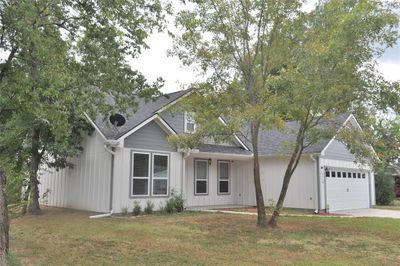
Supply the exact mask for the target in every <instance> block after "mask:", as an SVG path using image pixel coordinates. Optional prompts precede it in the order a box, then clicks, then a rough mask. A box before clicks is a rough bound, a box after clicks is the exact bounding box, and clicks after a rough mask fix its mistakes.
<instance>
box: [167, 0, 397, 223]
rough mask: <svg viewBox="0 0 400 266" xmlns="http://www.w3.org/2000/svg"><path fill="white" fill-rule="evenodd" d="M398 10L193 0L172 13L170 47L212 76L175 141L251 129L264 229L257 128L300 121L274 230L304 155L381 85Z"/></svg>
mask: <svg viewBox="0 0 400 266" xmlns="http://www.w3.org/2000/svg"><path fill="white" fill-rule="evenodd" d="M395 6H396V4H394V3H392V4H390V3H386V2H382V1H380V2H377V1H321V2H320V3H319V4H318V5H317V7H316V9H315V11H313V12H310V13H302V12H301V11H300V7H301V3H299V2H295V1H237V2H236V1H216V0H214V1H211V0H210V1H203V2H201V3H198V2H197V1H196V4H195V8H194V9H193V10H191V11H183V12H181V13H180V14H179V15H178V18H177V24H178V25H179V26H181V27H183V30H184V33H183V34H182V35H180V36H177V37H176V47H175V53H176V54H177V55H178V56H179V57H180V58H181V60H182V61H183V63H184V64H194V63H198V65H199V67H200V68H201V69H202V70H203V71H204V72H206V73H207V74H209V75H210V77H209V78H208V79H207V82H205V83H202V84H194V86H193V87H194V88H195V91H196V93H195V94H194V96H193V97H192V99H191V100H189V101H190V103H189V104H187V106H186V108H189V109H191V110H193V111H195V112H196V120H197V121H198V123H199V124H200V125H201V127H200V130H199V132H198V133H196V134H195V135H193V136H183V137H180V138H179V139H178V140H173V142H175V143H177V145H181V146H183V147H185V146H187V147H190V146H195V145H198V143H200V142H201V140H202V139H204V138H206V137H209V136H210V135H213V133H211V132H214V133H215V132H216V133H217V135H220V136H224V135H225V136H226V135H227V133H228V131H230V132H238V131H243V129H244V128H246V127H249V128H250V131H251V136H250V138H249V141H250V142H251V144H252V146H253V147H252V148H253V153H254V183H255V190H256V200H257V209H258V222H257V225H259V226H264V225H265V224H266V223H265V212H264V202H263V197H262V191H261V186H260V172H259V163H258V161H259V159H258V157H259V156H258V132H259V129H260V127H261V128H263V129H268V128H270V127H274V128H277V129H280V130H284V129H283V127H284V126H283V125H284V121H286V120H295V121H297V122H298V128H297V130H296V131H295V132H294V135H295V140H294V141H293V142H292V143H287V145H286V146H285V147H284V148H285V152H286V155H287V157H288V165H287V168H286V171H285V174H284V177H283V184H282V189H281V192H280V196H279V198H278V201H277V204H276V206H275V209H274V212H273V215H272V217H271V219H270V220H269V222H268V224H269V225H270V226H272V227H275V226H276V225H277V222H278V218H279V215H280V211H281V209H282V207H283V202H284V199H285V197H286V192H287V190H288V187H289V183H290V179H291V177H292V175H293V173H294V171H295V170H296V168H297V165H298V163H299V161H300V159H301V157H302V155H303V152H304V151H305V150H306V149H307V148H308V147H309V146H310V145H313V144H316V143H318V142H319V141H321V140H322V139H326V138H330V137H332V136H333V135H334V134H336V132H335V131H334V130H332V128H334V126H332V122H329V121H332V120H333V118H335V117H336V116H338V115H340V114H341V113H343V112H345V111H351V110H353V108H352V104H353V103H354V102H357V100H358V99H362V100H363V101H364V103H365V101H366V98H365V97H366V96H367V95H368V93H370V92H371V91H372V89H373V88H375V87H376V86H377V85H380V79H379V77H377V75H376V71H375V69H374V61H373V60H374V59H375V58H376V56H379V55H380V54H381V52H382V51H383V49H384V48H385V47H387V46H390V45H393V44H394V43H395V41H396V37H397V36H396V31H395V25H396V24H397V23H398V18H397V15H396V14H395V13H394V11H393V10H394V7H395ZM377 44H379V46H378V45H377ZM220 115H222V116H223V117H226V121H227V124H228V126H227V127H226V129H225V131H226V132H222V131H223V130H222V131H221V130H219V129H218V126H217V124H218V123H217V122H216V121H217V119H216V118H217V117H218V116H220ZM292 133H293V132H292ZM282 148H283V147H282Z"/></svg>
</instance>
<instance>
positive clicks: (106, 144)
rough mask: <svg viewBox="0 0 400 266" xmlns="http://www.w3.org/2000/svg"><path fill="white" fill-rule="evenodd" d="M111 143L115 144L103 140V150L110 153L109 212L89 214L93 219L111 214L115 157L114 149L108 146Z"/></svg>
mask: <svg viewBox="0 0 400 266" xmlns="http://www.w3.org/2000/svg"><path fill="white" fill-rule="evenodd" d="M109 145H110V146H111V145H114V146H115V145H116V144H115V143H109V142H107V141H106V142H104V146H103V147H104V150H105V151H107V152H108V153H110V154H111V172H110V205H109V209H110V212H109V213H103V214H98V215H92V216H89V218H90V219H95V218H103V217H111V216H112V214H113V212H114V211H113V209H112V206H113V190H114V157H115V151H114V148H113V147H111V149H110V148H109V147H108V146H109Z"/></svg>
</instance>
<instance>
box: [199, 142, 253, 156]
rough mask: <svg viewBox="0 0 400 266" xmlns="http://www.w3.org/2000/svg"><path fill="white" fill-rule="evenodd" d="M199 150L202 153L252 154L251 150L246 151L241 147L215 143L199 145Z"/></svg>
mask: <svg viewBox="0 0 400 266" xmlns="http://www.w3.org/2000/svg"><path fill="white" fill-rule="evenodd" d="M199 152H204V153H227V154H238V155H252V154H253V153H252V152H251V151H247V150H245V149H243V148H242V147H237V146H227V145H215V144H202V145H200V147H199Z"/></svg>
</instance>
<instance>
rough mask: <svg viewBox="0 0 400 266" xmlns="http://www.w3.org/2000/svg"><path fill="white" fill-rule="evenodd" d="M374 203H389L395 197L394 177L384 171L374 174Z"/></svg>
mask: <svg viewBox="0 0 400 266" xmlns="http://www.w3.org/2000/svg"><path fill="white" fill-rule="evenodd" d="M375 188H376V204H378V205H390V204H392V203H393V200H394V198H395V194H394V178H393V176H392V175H389V174H386V173H385V172H382V173H379V174H377V175H376V176H375Z"/></svg>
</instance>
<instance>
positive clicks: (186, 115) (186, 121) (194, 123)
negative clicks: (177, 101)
mask: <svg viewBox="0 0 400 266" xmlns="http://www.w3.org/2000/svg"><path fill="white" fill-rule="evenodd" d="M188 113H189V112H185V114H184V116H185V117H184V125H183V127H184V132H185V133H189V134H192V133H195V132H196V121H194V122H193V131H189V130H188V128H187V124H188ZM193 116H194V115H193Z"/></svg>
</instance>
